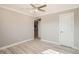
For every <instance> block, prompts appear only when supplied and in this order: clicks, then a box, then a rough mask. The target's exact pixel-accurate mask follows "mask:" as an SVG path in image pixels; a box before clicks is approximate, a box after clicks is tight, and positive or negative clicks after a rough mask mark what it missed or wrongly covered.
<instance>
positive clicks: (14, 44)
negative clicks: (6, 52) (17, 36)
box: [0, 39, 33, 50]
mask: <svg viewBox="0 0 79 59" xmlns="http://www.w3.org/2000/svg"><path fill="white" fill-rule="evenodd" d="M30 40H33V39H27V40H24V41H20V42H17V43H13V44H10V45H7V46H4V47H0V50H2V49H6V48H9V47H13V46H16V45H19V44H22V43H24V42H27V41H30Z"/></svg>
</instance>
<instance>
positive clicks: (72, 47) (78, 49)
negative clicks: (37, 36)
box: [41, 39, 79, 50]
mask: <svg viewBox="0 0 79 59" xmlns="http://www.w3.org/2000/svg"><path fill="white" fill-rule="evenodd" d="M41 40H42V41H44V42H47V43H51V44H56V45H61V44H60V43H57V42H52V41H48V40H45V39H41ZM72 48H73V49H76V50H79V49H78V48H77V47H72Z"/></svg>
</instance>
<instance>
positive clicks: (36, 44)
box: [0, 40, 79, 54]
mask: <svg viewBox="0 0 79 59" xmlns="http://www.w3.org/2000/svg"><path fill="white" fill-rule="evenodd" d="M47 49H52V50H54V51H58V52H61V53H62V54H78V53H79V51H78V50H76V49H73V48H68V47H64V46H59V45H55V44H51V43H47V42H44V41H41V40H31V41H28V42H25V43H22V44H19V45H16V46H13V47H9V48H6V49H3V50H0V54H42V52H43V51H45V50H47Z"/></svg>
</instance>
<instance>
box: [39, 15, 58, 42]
mask: <svg viewBox="0 0 79 59" xmlns="http://www.w3.org/2000/svg"><path fill="white" fill-rule="evenodd" d="M41 19H42V20H41V22H40V26H39V36H40V37H41V38H42V39H46V40H50V41H55V42H57V41H58V35H59V34H58V33H59V32H58V24H59V20H58V15H57V14H49V15H45V16H42V17H41Z"/></svg>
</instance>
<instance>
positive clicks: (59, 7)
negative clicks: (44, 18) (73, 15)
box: [0, 4, 79, 16]
mask: <svg viewBox="0 0 79 59" xmlns="http://www.w3.org/2000/svg"><path fill="white" fill-rule="evenodd" d="M35 5H36V6H39V4H35ZM0 7H6V8H8V9H11V10H12V9H13V10H17V11H19V12H23V13H25V14H27V15H30V16H34V15H35V16H41V15H45V14H49V13H56V12H60V11H63V10H68V9H73V8H78V7H79V4H47V7H44V8H43V9H44V10H46V12H40V11H39V12H37V13H33V12H31V11H32V9H31V8H32V7H31V6H30V4H1V5H0Z"/></svg>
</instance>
